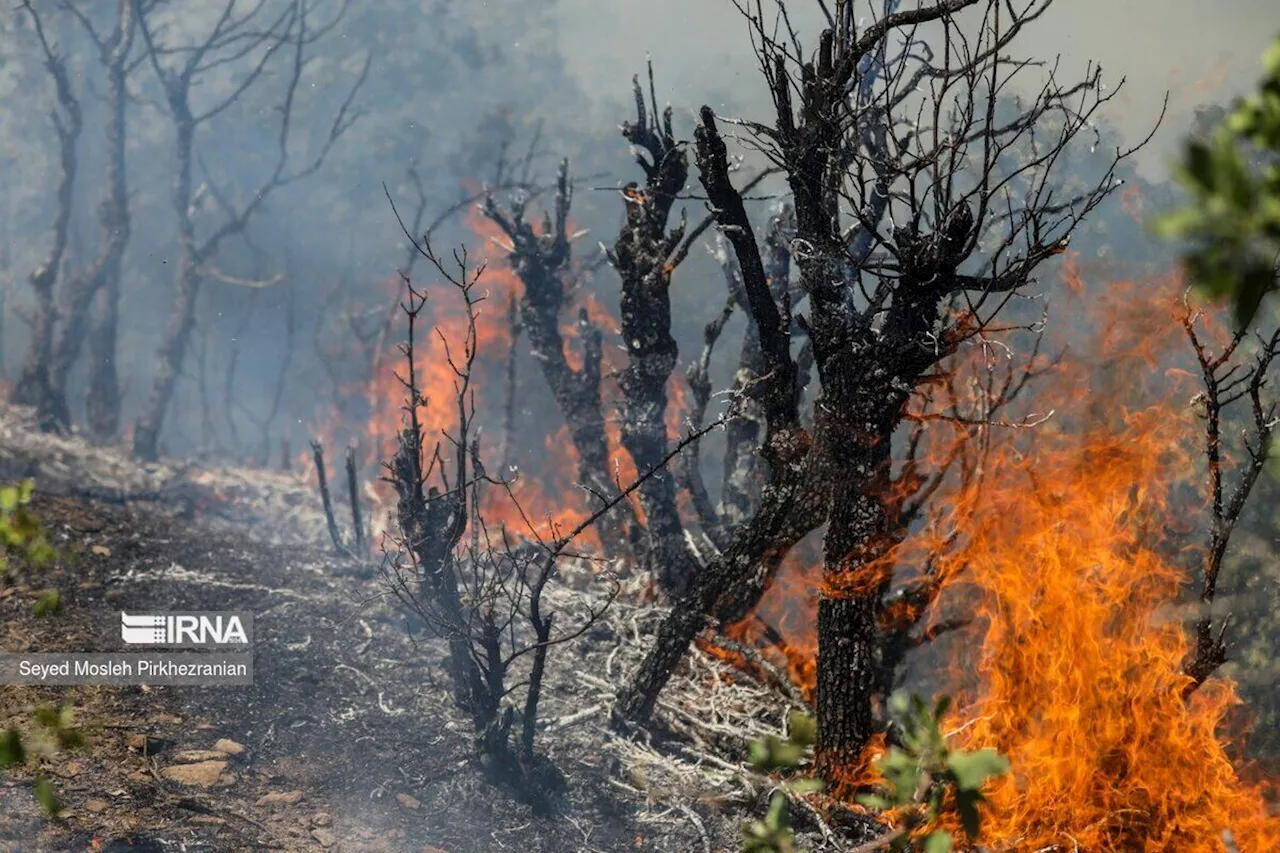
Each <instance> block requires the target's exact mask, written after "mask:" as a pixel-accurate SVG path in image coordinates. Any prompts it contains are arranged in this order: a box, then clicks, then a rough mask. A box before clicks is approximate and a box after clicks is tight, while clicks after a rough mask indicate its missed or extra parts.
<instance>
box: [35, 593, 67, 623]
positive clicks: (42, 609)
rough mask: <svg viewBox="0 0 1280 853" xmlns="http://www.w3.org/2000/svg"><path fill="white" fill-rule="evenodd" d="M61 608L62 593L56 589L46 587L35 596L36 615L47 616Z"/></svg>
mask: <svg viewBox="0 0 1280 853" xmlns="http://www.w3.org/2000/svg"><path fill="white" fill-rule="evenodd" d="M60 610H62V595H61V594H60V593H59V592H58V591H57V590H56V589H46V590H45V591H44V592H42V593H40V595H39V597H38V598H36V604H35V614H36V617H37V618H38V617H41V616H48V615H49V614H51V613H57V612H59V611H60Z"/></svg>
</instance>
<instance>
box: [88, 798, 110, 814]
mask: <svg viewBox="0 0 1280 853" xmlns="http://www.w3.org/2000/svg"><path fill="white" fill-rule="evenodd" d="M84 810H85V811H87V812H93V813H94V814H101V813H102V812H105V811H106V810H107V801H106V800H85V801H84Z"/></svg>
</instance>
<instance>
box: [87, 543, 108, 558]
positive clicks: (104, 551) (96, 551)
mask: <svg viewBox="0 0 1280 853" xmlns="http://www.w3.org/2000/svg"><path fill="white" fill-rule="evenodd" d="M89 550H90V551H91V552H92V553H93V556H95V557H110V556H111V549H110V548H108V547H107V546H106V545H94V546H92V547H90V548H89Z"/></svg>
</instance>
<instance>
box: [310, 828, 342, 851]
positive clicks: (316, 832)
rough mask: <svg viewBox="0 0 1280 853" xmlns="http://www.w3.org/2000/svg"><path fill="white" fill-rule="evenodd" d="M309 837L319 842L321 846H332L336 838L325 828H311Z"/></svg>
mask: <svg viewBox="0 0 1280 853" xmlns="http://www.w3.org/2000/svg"><path fill="white" fill-rule="evenodd" d="M311 837H312V838H314V839H315V840H316V841H317V842H319V844H320V846H321V847H332V846H333V844H334V842H335V841H337V840H338V839H337V838H335V837H334V835H333V833H332V832H330V831H329V830H327V829H313V830H311Z"/></svg>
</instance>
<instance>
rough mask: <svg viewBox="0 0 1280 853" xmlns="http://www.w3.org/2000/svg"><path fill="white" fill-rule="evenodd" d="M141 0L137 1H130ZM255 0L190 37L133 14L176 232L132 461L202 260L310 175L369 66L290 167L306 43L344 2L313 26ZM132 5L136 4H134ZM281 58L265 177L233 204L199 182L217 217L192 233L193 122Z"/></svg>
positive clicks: (299, 8)
mask: <svg viewBox="0 0 1280 853" xmlns="http://www.w3.org/2000/svg"><path fill="white" fill-rule="evenodd" d="M137 1H138V3H139V4H140V2H141V0H137ZM266 8H267V7H266V5H265V4H262V3H259V4H256V5H254V6H253V7H251V8H250V9H249V10H248V11H246V12H243V13H240V14H237V4H236V3H235V2H234V0H230V1H229V2H226V3H225V5H224V6H223V8H222V11H221V12H220V14H219V15H218V16H217V17H216V19H215V22H214V24H213V26H212V27H210V29H209V31H208V33H207V34H206V35H205V36H204V38H202V39H201V40H199V41H197V42H195V43H192V44H183V45H177V44H165V43H163V42H162V41H161V40H160V39H159V38H158V35H159V27H158V22H157V21H154V20H152V18H153V17H156V16H155V14H154V13H152V14H139V15H138V26H139V30H140V32H141V35H142V41H143V44H144V45H145V49H146V56H147V59H148V61H149V62H150V65H151V67H152V69H153V70H154V72H155V75H156V78H157V79H158V81H159V83H160V85H161V88H162V90H163V92H164V101H165V104H166V106H167V108H168V112H169V118H170V120H171V121H172V123H173V128H174V153H175V160H176V163H177V175H176V178H175V181H174V185H173V192H172V196H171V204H172V207H173V212H174V218H175V221H176V224H177V230H178V264H177V273H176V275H177V280H176V281H175V284H174V298H173V305H172V309H171V311H170V314H169V321H168V324H167V325H166V327H165V330H164V333H163V336H162V342H161V345H160V349H159V352H158V353H157V367H156V374H155V379H154V381H153V383H152V387H151V393H150V395H149V396H148V398H147V401H146V403H145V404H144V406H143V409H142V412H141V413H140V414H139V416H138V419H137V423H136V425H135V429H134V436H133V452H134V455H135V456H137V457H138V458H140V459H155V458H156V457H157V455H158V452H159V439H160V431H161V428H162V427H163V425H164V420H165V416H166V414H167V413H168V410H169V405H170V403H171V401H172V399H173V394H174V389H175V388H176V386H177V381H178V374H179V371H180V370H181V368H182V363H183V359H184V357H185V355H186V351H187V346H188V343H189V341H190V338H191V333H192V330H193V328H194V327H195V319H196V306H197V303H198V300H199V296H200V287H201V284H202V282H203V280H204V279H205V278H206V277H207V276H209V275H210V274H211V272H212V270H211V269H210V268H209V264H210V263H211V262H212V261H213V259H214V258H215V256H216V255H217V253H218V250H219V248H220V247H221V245H222V243H223V241H224V240H226V239H228V238H230V237H232V236H234V235H238V234H241V233H243V232H244V230H245V228H246V227H247V226H248V224H249V222H250V220H251V219H252V218H253V216H254V215H255V214H256V213H257V212H258V211H259V210H261V208H262V206H263V205H264V204H265V202H266V200H267V199H268V198H269V197H270V196H271V195H272V193H274V192H275V191H276V190H279V189H280V188H282V187H285V186H288V185H290V184H292V183H295V182H297V181H299V180H302V179H303V178H306V177H308V176H310V175H312V174H314V173H315V172H316V171H317V170H319V168H320V167H321V166H322V165H323V164H324V161H325V158H326V157H327V156H328V154H329V152H330V151H331V150H332V149H333V146H334V145H335V144H336V143H337V141H338V140H339V139H340V138H341V136H342V135H343V133H344V132H345V131H346V130H347V129H348V128H350V126H351V125H352V123H353V122H354V121H355V119H356V117H357V114H356V113H355V112H354V111H353V109H352V104H353V102H354V100H355V97H356V95H357V93H358V92H359V90H360V87H361V86H362V84H363V83H364V80H365V76H366V74H367V73H368V68H369V62H368V58H366V60H365V63H364V66H363V70H362V71H361V72H360V74H359V75H358V76H357V79H356V81H355V83H354V84H353V85H352V87H351V90H350V91H349V93H348V94H347V96H346V99H345V100H344V101H343V102H342V104H341V106H339V108H338V109H337V110H336V111H335V113H334V118H333V122H332V124H331V125H330V127H329V131H328V133H327V134H325V135H324V136H322V138H321V140H320V144H319V150H318V151H316V152H315V153H314V155H313V157H312V158H311V159H310V160H309V161H307V162H305V163H303V164H302V165H301V166H299V167H296V168H293V169H291V168H290V167H291V161H292V157H291V155H292V150H291V149H292V145H291V141H292V139H293V128H294V127H295V126H296V124H297V122H296V121H295V116H294V115H293V112H294V108H295V105H296V102H297V96H298V89H299V85H300V83H301V80H302V76H303V72H304V69H305V67H306V65H307V62H306V59H307V49H308V48H309V47H310V46H312V45H313V44H315V43H316V42H317V41H319V40H321V39H323V38H324V37H325V36H326V35H328V34H329V33H330V32H332V31H333V30H334V29H335V28H336V27H337V26H338V25H339V24H340V23H341V21H342V20H343V18H344V16H345V12H346V8H347V7H346V6H345V5H343V6H342V7H341V8H340V9H339V11H338V12H337V14H335V16H334V17H333V18H332V19H331V20H329V21H326V22H324V23H323V24H322V25H320V26H313V22H312V21H311V20H310V19H309V14H310V10H309V8H308V6H307V5H306V4H289V5H288V6H287V8H286V9H285V10H284V11H283V12H282V13H281V14H279V15H277V16H276V17H275V18H274V19H269V20H268V19H266V18H265V15H264V13H263V10H264V9H266ZM135 9H138V10H140V9H141V5H138V6H135ZM255 54H256V55H257V57H258V58H257V59H255V60H253V61H251V62H249V63H247V66H248V67H247V68H246V71H245V74H244V77H243V78H242V82H241V83H240V85H238V86H237V87H236V88H235V89H234V90H233V91H232V92H231V94H230V95H228V96H227V97H225V98H223V99H222V100H220V101H217V102H215V103H212V104H208V105H201V106H193V103H192V92H193V89H194V88H195V85H196V84H197V82H198V81H199V80H200V79H201V77H202V76H203V75H205V74H207V73H208V72H210V71H211V70H213V69H219V68H221V67H223V66H225V65H227V64H228V63H231V62H235V61H241V60H244V59H245V58H246V57H251V56H254V55H255ZM277 55H279V56H281V57H284V58H286V61H287V63H288V65H287V71H286V73H285V75H284V77H285V81H286V82H285V89H284V92H283V99H282V103H281V108H280V118H279V132H278V135H277V154H276V160H275V163H274V165H273V167H272V169H271V171H270V174H269V175H268V176H267V177H266V178H265V179H264V180H263V181H262V182H261V183H260V184H259V186H258V187H257V188H256V189H254V190H253V191H252V192H250V193H249V194H248V199H249V200H248V201H247V202H245V203H243V204H241V205H239V206H236V205H233V204H232V203H231V202H230V200H229V198H228V195H227V194H226V193H224V192H221V191H220V190H218V189H216V188H214V187H213V185H212V183H209V182H206V183H205V184H204V185H203V186H202V187H201V192H202V193H203V192H208V193H209V195H211V196H212V197H213V199H214V202H215V203H216V205H217V207H218V208H219V210H220V212H221V214H222V216H221V221H220V222H219V223H218V224H217V225H215V226H214V227H213V228H212V229H211V230H210V231H209V232H208V233H207V235H204V236H201V235H200V234H199V233H198V232H199V231H201V230H203V229H199V228H198V227H197V226H198V223H197V214H196V209H195V204H194V202H195V186H194V184H193V180H192V170H193V166H194V163H195V158H196V137H197V132H198V131H199V129H200V128H202V127H204V126H205V125H207V124H208V123H209V122H210V121H211V120H213V119H214V118H216V117H217V116H219V115H221V114H222V113H224V112H225V111H227V110H228V109H229V108H231V107H232V106H233V105H234V104H236V103H237V101H238V100H239V98H240V97H241V95H243V94H244V92H245V91H246V90H247V89H248V88H249V87H250V86H251V85H253V84H254V83H255V82H256V81H258V80H260V79H263V78H264V77H266V76H269V75H268V74H267V73H266V72H267V71H268V69H269V68H270V66H271V63H272V60H273V59H274V58H275V57H276V56H277Z"/></svg>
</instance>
